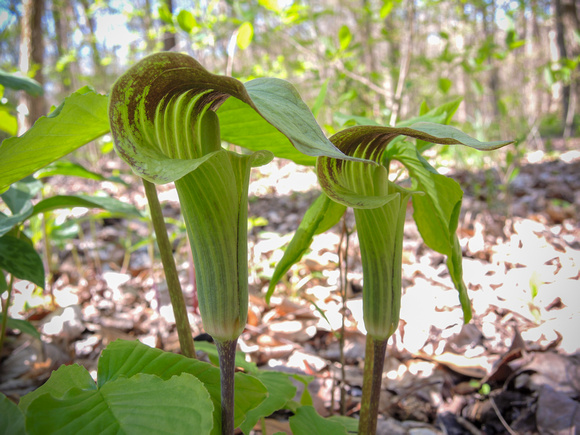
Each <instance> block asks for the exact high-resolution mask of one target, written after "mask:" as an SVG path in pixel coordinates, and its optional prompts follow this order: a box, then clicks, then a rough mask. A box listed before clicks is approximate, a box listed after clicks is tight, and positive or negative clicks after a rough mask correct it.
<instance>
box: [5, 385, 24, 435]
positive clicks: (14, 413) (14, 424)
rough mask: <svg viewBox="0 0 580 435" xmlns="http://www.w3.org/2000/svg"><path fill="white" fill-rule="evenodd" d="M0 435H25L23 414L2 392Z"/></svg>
mask: <svg viewBox="0 0 580 435" xmlns="http://www.w3.org/2000/svg"><path fill="white" fill-rule="evenodd" d="M0 416H2V424H0V435H25V434H26V431H25V430H24V414H22V411H21V410H20V409H18V406H16V404H15V403H14V402H12V400H10V399H9V398H8V397H6V396H5V395H4V394H2V393H0Z"/></svg>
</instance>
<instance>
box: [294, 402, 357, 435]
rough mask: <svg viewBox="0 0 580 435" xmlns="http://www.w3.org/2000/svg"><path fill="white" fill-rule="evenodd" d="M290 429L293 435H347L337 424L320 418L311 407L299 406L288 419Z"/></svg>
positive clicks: (344, 429)
mask: <svg viewBox="0 0 580 435" xmlns="http://www.w3.org/2000/svg"><path fill="white" fill-rule="evenodd" d="M289 422H290V429H292V433H293V434H294V435H312V434H315V433H317V434H325V435H347V432H346V428H345V427H344V426H343V425H342V424H340V423H339V422H336V421H332V420H329V419H327V418H324V417H321V416H320V415H319V414H318V413H317V412H316V410H315V409H314V408H313V407H312V406H301V407H300V408H298V409H297V410H296V414H295V415H293V416H292V417H290V419H289Z"/></svg>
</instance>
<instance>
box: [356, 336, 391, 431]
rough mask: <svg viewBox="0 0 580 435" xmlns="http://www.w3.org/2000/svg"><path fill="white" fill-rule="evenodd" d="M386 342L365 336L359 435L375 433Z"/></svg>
mask: <svg viewBox="0 0 580 435" xmlns="http://www.w3.org/2000/svg"><path fill="white" fill-rule="evenodd" d="M387 342H388V339H386V340H375V339H373V338H372V337H371V336H369V335H367V341H366V348H365V367H364V373H363V395H362V402H361V409H360V422H359V427H358V433H359V435H374V434H375V433H376V431H377V418H378V414H379V401H380V398H381V384H382V380H383V367H384V365H385V351H386V349H387Z"/></svg>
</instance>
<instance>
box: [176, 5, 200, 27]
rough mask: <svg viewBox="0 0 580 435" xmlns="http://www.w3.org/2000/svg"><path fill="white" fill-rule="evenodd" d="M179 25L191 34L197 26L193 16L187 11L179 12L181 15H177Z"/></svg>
mask: <svg viewBox="0 0 580 435" xmlns="http://www.w3.org/2000/svg"><path fill="white" fill-rule="evenodd" d="M177 24H179V27H181V29H182V30H184V31H186V32H187V33H191V31H192V30H193V29H194V28H195V27H196V26H197V22H196V21H195V17H194V16H193V14H192V13H191V12H189V11H186V10H185V9H183V10H181V11H179V14H177Z"/></svg>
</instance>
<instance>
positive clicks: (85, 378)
mask: <svg viewBox="0 0 580 435" xmlns="http://www.w3.org/2000/svg"><path fill="white" fill-rule="evenodd" d="M75 387H76V388H79V389H82V390H91V389H92V390H96V389H97V386H96V384H95V381H93V378H92V377H91V374H90V373H89V372H88V371H87V370H86V369H85V368H84V367H82V366H80V365H78V364H71V365H68V366H65V365H62V366H60V367H59V368H58V369H57V370H56V371H54V372H52V374H51V375H50V378H48V380H47V381H46V382H45V383H44V384H42V385H41V386H40V387H38V388H37V389H36V390H33V391H31V392H30V393H28V394H26V395H25V396H23V397H22V398H21V399H20V403H19V404H18V407H19V408H20V410H21V411H22V413H23V414H24V415H26V413H27V410H28V407H29V405H30V404H31V403H32V402H33V401H34V400H35V399H36V398H38V397H40V396H42V395H43V394H47V393H49V394H50V395H51V396H53V397H55V398H61V397H63V396H64V395H65V394H66V392H67V391H69V390H71V389H72V388H75Z"/></svg>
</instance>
